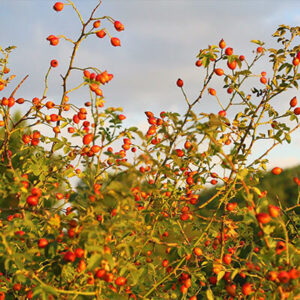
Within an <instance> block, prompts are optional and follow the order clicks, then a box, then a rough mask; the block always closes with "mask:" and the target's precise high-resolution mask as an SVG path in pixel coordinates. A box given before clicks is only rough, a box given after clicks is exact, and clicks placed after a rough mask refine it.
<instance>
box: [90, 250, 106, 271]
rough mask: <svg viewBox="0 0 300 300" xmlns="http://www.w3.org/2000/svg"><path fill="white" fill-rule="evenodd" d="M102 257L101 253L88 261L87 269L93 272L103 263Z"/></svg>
mask: <svg viewBox="0 0 300 300" xmlns="http://www.w3.org/2000/svg"><path fill="white" fill-rule="evenodd" d="M101 259H102V255H100V254H99V253H96V254H93V255H92V256H91V257H90V259H89V260H88V265H87V269H88V270H93V269H94V268H95V267H96V266H97V265H98V264H99V263H100V261H101Z"/></svg>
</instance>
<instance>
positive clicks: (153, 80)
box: [0, 0, 300, 167]
mask: <svg viewBox="0 0 300 300" xmlns="http://www.w3.org/2000/svg"><path fill="white" fill-rule="evenodd" d="M54 3H55V1H50V0H49V1H48V0H0V26H1V38H0V45H1V46H2V47H5V46H8V45H16V46H17V49H16V50H15V51H14V53H13V54H12V56H11V59H10V65H9V67H10V68H11V69H12V72H13V74H16V75H17V78H18V79H20V78H21V77H23V76H25V75H26V74H29V75H30V77H29V79H28V80H27V81H26V83H25V84H24V85H23V87H22V89H20V91H19V94H18V95H17V97H21V96H22V97H24V98H28V99H32V98H33V97H35V96H36V97H40V96H41V94H42V92H43V76H44V75H42V74H45V73H46V71H47V69H48V66H49V61H50V60H51V59H54V58H56V59H57V60H58V61H59V67H58V68H57V69H55V71H54V72H53V73H52V74H51V76H50V79H49V93H48V97H49V99H52V100H54V102H56V103H58V101H59V99H60V92H61V87H60V78H59V74H64V72H65V70H66V65H67V63H68V58H69V57H70V54H71V52H70V51H71V45H70V44H68V43H67V42H65V41H63V40H61V42H60V44H59V46H57V47H51V46H49V43H48V42H47V41H46V37H47V36H48V35H50V34H54V35H60V34H64V35H66V36H69V37H71V38H74V39H75V38H76V37H77V36H78V33H79V30H80V23H79V21H78V20H77V19H76V16H75V14H74V11H73V10H72V9H71V7H70V6H68V7H65V9H64V10H63V11H62V12H60V13H56V12H55V11H54V10H53V9H52V6H53V4H54ZM74 3H75V4H76V5H77V6H78V8H79V10H80V11H81V12H82V14H83V16H84V17H85V18H86V17H87V16H88V13H89V12H90V11H91V9H92V8H93V7H94V6H95V5H96V3H97V1H96V0H77V1H76V0H75V1H74ZM299 12H300V1H297V0H294V1H289V0H285V1H276V0H269V1H267V0H231V1H229V0H219V1H217V0H103V4H102V5H101V8H100V9H99V11H98V14H97V16H104V15H109V16H112V17H113V18H114V19H116V20H120V21H121V22H122V23H123V24H124V26H125V31H124V32H121V33H119V32H116V31H115V30H114V29H113V26H112V25H111V24H110V23H108V22H103V24H104V26H105V27H106V28H107V29H108V30H109V31H110V32H111V34H112V35H113V36H116V37H119V38H120V40H121V44H122V46H121V47H117V48H114V47H112V46H111V45H110V42H109V39H108V38H104V39H102V40H100V39H98V38H97V37H95V36H91V37H90V38H89V39H87V40H86V41H85V42H84V43H83V44H82V47H81V48H80V49H79V53H78V57H77V58H76V61H75V65H76V66H79V67H87V66H97V67H99V68H100V69H101V70H108V71H109V72H111V73H113V74H114V76H115V77H114V80H113V81H111V82H110V83H109V85H107V86H106V87H104V89H103V91H104V94H105V96H106V100H107V102H108V103H109V104H107V105H111V106H115V107H118V106H122V107H123V108H124V113H125V114H126V116H127V120H126V124H128V125H129V124H130V125H136V124H139V126H144V124H145V117H144V111H147V110H150V111H153V112H154V113H155V114H158V113H159V112H160V111H163V110H165V111H178V112H181V113H183V112H184V111H185V108H186V107H185V102H184V99H183V97H182V94H181V93H180V90H179V89H178V88H177V87H176V85H175V82H176V80H177V78H178V77H181V78H182V79H183V80H184V82H185V88H186V92H187V94H188V97H189V98H190V99H195V98H196V97H197V95H198V93H199V90H200V88H201V79H202V78H203V77H202V76H201V71H200V70H199V69H198V68H196V67H195V65H194V63H195V60H196V55H197V54H198V52H199V49H202V48H205V47H207V45H209V44H217V43H218V42H219V40H220V39H221V38H224V40H225V41H226V43H227V45H228V46H231V47H232V48H233V49H234V51H235V53H237V54H244V55H245V56H246V58H248V57H249V59H250V58H251V57H253V50H254V49H256V47H255V45H253V44H251V43H250V40H252V39H258V40H262V41H265V42H266V43H267V48H268V46H274V40H273V38H272V37H271V35H272V34H273V33H274V32H275V30H276V28H277V27H278V25H280V24H287V25H291V26H298V25H300V13H299ZM298 42H300V39H299V41H298ZM266 61H267V60H266ZM266 61H265V62H266ZM264 68H266V66H265V65H263V64H262V65H260V66H259V67H258V70H259V73H260V71H262V70H265V69H264ZM266 69H267V68H266ZM80 76H81V74H80ZM80 76H79V77H80ZM72 80H73V81H71V83H70V86H72V83H74V84H75V81H76V78H72ZM87 95H88V94H87V91H86V90H83V91H82V92H81V93H78V94H76V95H74V98H73V99H70V100H71V101H73V102H74V103H75V104H77V105H80V104H83V103H84V102H85V101H87V100H88V99H87V98H86V96H87ZM295 95H298V98H299V100H300V95H299V92H298V91H296V90H294V91H290V92H289V93H288V94H287V95H286V96H285V97H282V98H281V99H279V100H278V105H279V107H280V108H282V109H287V108H288V102H289V100H290V99H291V98H292V97H293V96H295ZM0 96H1V94H0ZM207 98H208V96H207ZM211 101H212V100H211V99H210V98H208V99H207V101H204V103H203V104H201V105H202V106H201V107H198V109H199V111H200V110H203V111H210V112H217V111H218V110H219V108H218V106H217V103H211ZM274 106H276V105H275V104H274ZM299 153H300V133H299V132H298V133H296V134H294V138H293V142H292V143H291V144H289V145H288V144H284V145H281V146H280V147H277V150H275V151H274V152H273V153H272V155H271V156H270V159H271V164H270V166H274V165H279V166H282V167H285V166H292V165H295V164H298V163H300V154H299Z"/></svg>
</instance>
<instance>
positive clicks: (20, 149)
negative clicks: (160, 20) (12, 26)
mask: <svg viewBox="0 0 300 300" xmlns="http://www.w3.org/2000/svg"><path fill="white" fill-rule="evenodd" d="M67 4H68V5H65V6H64V4H63V3H61V2H58V3H56V4H55V5H54V7H53V8H54V9H55V10H56V11H57V12H58V13H60V14H63V12H64V10H65V9H71V8H73V9H74V11H75V12H76V15H77V16H78V17H79V19H80V21H81V23H82V31H81V32H80V33H79V36H78V39H76V40H75V41H73V40H71V39H69V38H67V37H66V36H64V35H58V36H54V35H50V36H49V37H48V38H47V40H48V41H49V43H50V45H52V46H58V47H59V45H60V43H62V42H63V41H62V40H65V41H66V42H69V43H71V44H72V46H73V51H72V54H71V58H70V61H69V64H68V67H67V70H66V73H65V74H64V75H63V76H62V87H63V91H62V96H61V100H60V102H58V101H52V100H50V99H48V98H47V92H48V86H47V81H48V77H49V76H50V75H52V72H53V71H54V68H55V67H56V66H57V65H58V63H59V62H58V61H57V60H52V61H51V62H50V64H49V70H48V72H47V74H46V77H45V89H44V93H43V95H42V97H38V96H37V95H33V97H32V99H23V98H21V97H20V98H17V97H16V95H17V94H18V93H19V88H20V87H21V86H22V84H23V82H24V81H25V80H26V78H27V77H25V78H24V79H23V80H21V81H20V83H19V84H18V85H17V86H16V87H15V89H14V90H13V91H12V93H11V94H10V95H6V96H3V97H2V100H1V106H0V111H1V114H2V116H3V120H1V126H2V127H3V129H2V132H1V145H0V154H1V159H2V160H1V166H0V167H1V171H2V172H1V175H0V176H1V184H0V194H1V212H0V217H1V223H0V226H1V232H0V237H1V238H0V250H1V251H0V271H1V275H0V280H1V286H0V293H1V294H0V299H16V298H17V299H23V298H26V297H27V298H28V299H31V298H33V299H54V298H57V299H128V298H131V299H180V298H181V299H187V298H188V299H204V298H207V299H233V298H235V297H236V298H242V297H247V296H248V295H249V296H250V297H252V298H253V299H277V298H280V299H286V298H289V299H293V298H295V297H296V296H297V295H299V292H300V290H299V272H300V271H299V269H297V266H299V216H297V215H296V214H295V209H296V208H297V207H299V196H298V199H290V203H288V204H289V207H286V206H284V205H285V204H286V202H285V203H284V204H283V203H282V202H281V199H269V197H268V194H267V192H265V191H261V190H260V189H259V188H258V187H257V186H258V184H259V181H260V177H261V174H262V173H263V171H265V170H266V164H267V162H268V160H267V157H268V154H269V152H270V151H271V150H272V149H273V148H274V147H276V146H277V145H279V144H281V143H283V142H288V143H289V142H290V140H291V137H290V134H291V133H292V132H293V131H295V130H296V129H297V128H298V127H299V120H298V117H297V115H298V113H297V112H298V110H299V107H297V99H296V98H293V101H292V102H291V103H289V101H287V103H286V104H285V107H286V111H285V112H283V113H279V112H277V110H276V105H277V104H276V102H275V101H273V100H275V98H278V96H279V95H281V94H282V93H285V92H286V91H287V90H288V89H290V88H298V82H299V79H300V74H299V73H298V67H299V58H300V52H299V51H300V46H299V45H295V42H294V40H295V39H296V38H297V37H298V36H299V34H300V31H299V28H298V27H289V26H285V25H281V26H280V27H279V28H278V30H277V31H276V32H275V33H274V34H273V36H274V37H275V38H276V39H277V42H278V48H276V49H275V48H274V49H268V48H266V46H265V44H264V43H263V42H261V41H256V40H255V41H252V42H253V43H254V44H256V45H257V46H255V47H257V49H256V50H255V53H254V55H253V57H252V58H251V57H250V58H245V57H244V56H243V55H238V54H236V53H235V51H234V50H233V49H232V48H230V47H227V48H226V42H225V41H224V40H221V41H220V43H219V45H212V46H209V47H208V48H206V49H203V50H201V51H200V53H199V55H198V56H197V61H196V66H197V67H199V68H200V72H203V74H204V79H203V81H202V82H201V85H200V91H199V96H198V97H197V98H196V99H193V100H191V99H190V98H189V97H188V96H187V93H186V91H185V89H184V81H183V80H182V79H178V80H177V82H175V83H174V88H178V89H180V90H181V92H182V94H183V98H184V100H185V102H186V105H187V110H186V112H185V113H184V114H183V115H182V116H181V115H179V114H178V113H174V112H161V113H160V115H159V116H158V115H157V116H156V115H155V114H154V113H153V112H150V111H147V112H145V114H146V116H147V118H148V123H149V128H148V130H147V132H146V133H143V132H142V131H140V130H139V129H138V128H137V127H130V128H124V126H123V124H122V122H123V120H124V119H125V118H126V116H125V115H123V114H122V113H121V112H122V109H121V108H114V107H105V106H104V100H103V99H104V96H103V94H104V93H103V91H102V86H103V85H106V84H108V83H109V81H110V80H112V79H113V75H112V74H109V73H108V72H107V71H104V69H103V70H100V69H99V68H96V67H88V68H80V67H77V66H76V65H75V64H74V57H75V55H76V53H77V51H78V49H79V46H80V45H81V43H82V42H83V41H84V40H85V39H86V38H92V37H93V38H101V39H103V41H102V42H107V40H108V39H109V38H110V41H111V44H112V46H120V40H119V38H117V37H111V35H110V33H109V31H108V29H106V28H109V26H108V24H107V23H109V22H110V23H112V25H113V26H114V29H113V30H116V31H118V32H120V31H122V30H124V26H123V24H122V23H121V22H120V21H117V20H114V19H113V18H111V17H107V16H104V17H96V16H95V14H96V12H97V9H98V7H99V6H100V4H101V1H100V2H99V3H98V5H97V6H96V7H95V9H94V10H93V11H92V12H91V15H90V17H89V18H88V19H87V21H84V20H83V18H82V16H81V14H80V12H79V11H78V10H77V9H76V7H75V5H74V3H73V2H72V1H70V0H67ZM13 48H14V47H8V48H6V49H1V53H2V59H1V61H0V65H1V72H0V90H2V93H5V92H6V86H7V85H9V84H12V83H11V81H12V79H13V78H14V75H11V76H10V77H8V78H6V77H7V76H9V75H7V74H9V73H10V70H9V69H8V68H7V62H8V57H9V54H10V52H11V51H12V50H13ZM263 59H269V62H268V63H269V64H270V67H271V69H272V72H271V73H269V74H266V72H265V71H264V70H262V72H261V73H260V74H256V73H254V71H253V68H254V66H256V64H257V63H258V62H259V61H262V60H263ZM265 64H266V65H267V63H265ZM73 72H81V73H82V80H81V82H79V83H78V85H77V86H73V87H70V86H69V84H67V83H68V82H69V77H70V75H71V73H73ZM214 80H221V81H222V82H223V85H224V86H223V88H224V89H225V90H226V91H227V93H226V95H227V96H225V94H224V93H223V94H222V93H220V90H218V89H216V88H215V86H214V85H215V81H214ZM176 84H177V86H178V87H176ZM249 84H251V85H253V87H252V88H251V89H250V90H248V89H247V87H248V86H249ZM83 87H89V95H90V101H88V102H86V103H85V105H84V107H77V106H75V105H74V103H72V93H73V92H74V91H76V90H77V89H80V88H83ZM221 96H222V97H221ZM221 98H222V99H221ZM295 99H296V100H295ZM203 101H217V102H218V103H219V105H220V111H219V112H211V113H204V112H201V113H196V112H195V107H196V106H200V105H201V103H202V102H203ZM18 105H21V106H20V107H24V109H23V110H25V111H26V109H27V111H26V112H23V114H22V115H21V116H19V117H18V118H16V119H13V118H12V113H13V111H14V110H15V109H16V107H17V106H18ZM237 110H238V112H237V113H235V112H236V111H237ZM70 112H72V115H70ZM41 124H42V125H44V127H43V128H45V127H47V128H51V130H53V133H54V137H53V133H52V136H51V134H49V132H48V131H47V130H44V129H43V130H41V129H39V130H38V129H37V128H41V127H40V126H41ZM37 126H39V127H37ZM42 132H43V134H42ZM44 132H45V133H44ZM75 138H77V140H78V138H79V139H80V141H81V142H80V143H77V142H74V141H75ZM118 141H119V143H118ZM265 141H269V142H272V144H271V146H270V147H266V148H265V150H264V152H263V153H256V151H255V150H253V149H255V148H254V146H255V145H257V144H258V143H260V142H263V143H265ZM120 142H121V143H120ZM121 144H122V146H121ZM281 171H282V170H281V169H280V168H279V167H278V168H277V169H273V171H272V173H273V174H274V175H273V176H276V175H277V174H279V173H281ZM72 178H79V179H80V183H79V184H78V185H77V186H76V187H75V184H74V182H73V183H72V182H71V181H70V180H71V179H72ZM207 184H209V185H214V186H216V189H215V190H214V194H213V195H212V196H210V197H208V198H206V199H205V200H203V198H200V194H201V192H202V191H203V190H205V187H206V185H207ZM293 184H295V185H296V184H298V185H299V180H298V181H297V180H294V183H293ZM199 199H201V201H200V200H199Z"/></svg>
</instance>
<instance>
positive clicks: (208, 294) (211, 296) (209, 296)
mask: <svg viewBox="0 0 300 300" xmlns="http://www.w3.org/2000/svg"><path fill="white" fill-rule="evenodd" d="M206 297H207V299H208V300H214V299H215V298H214V294H213V292H212V290H211V289H210V288H209V289H208V290H207V291H206Z"/></svg>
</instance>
